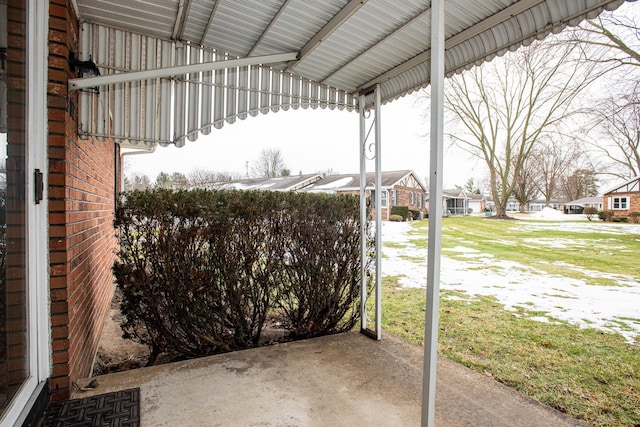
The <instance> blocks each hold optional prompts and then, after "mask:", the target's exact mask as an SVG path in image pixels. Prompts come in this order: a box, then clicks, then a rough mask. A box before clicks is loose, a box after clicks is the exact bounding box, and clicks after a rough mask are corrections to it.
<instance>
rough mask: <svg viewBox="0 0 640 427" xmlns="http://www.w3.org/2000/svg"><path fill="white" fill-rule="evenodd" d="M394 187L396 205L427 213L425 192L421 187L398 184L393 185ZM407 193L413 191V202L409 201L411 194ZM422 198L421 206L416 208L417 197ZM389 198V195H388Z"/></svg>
mask: <svg viewBox="0 0 640 427" xmlns="http://www.w3.org/2000/svg"><path fill="white" fill-rule="evenodd" d="M394 189H395V190H396V192H397V197H398V200H397V205H398V206H408V207H409V209H410V210H416V211H420V212H422V213H423V214H426V213H427V206H426V203H425V200H424V197H425V193H424V191H422V190H421V189H417V188H413V187H401V186H399V185H397V186H395V187H394ZM409 193H413V203H411V196H410V195H409ZM419 197H421V198H422V207H421V208H418V198H419ZM389 200H391V197H389Z"/></svg>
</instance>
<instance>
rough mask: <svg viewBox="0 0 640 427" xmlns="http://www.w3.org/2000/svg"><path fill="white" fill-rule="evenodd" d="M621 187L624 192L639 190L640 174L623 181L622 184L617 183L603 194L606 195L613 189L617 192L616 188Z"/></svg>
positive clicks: (619, 188)
mask: <svg viewBox="0 0 640 427" xmlns="http://www.w3.org/2000/svg"><path fill="white" fill-rule="evenodd" d="M625 187H626V188H625ZM622 189H624V191H623V192H626V193H630V192H632V191H640V176H637V177H635V178H631V179H630V180H628V181H625V182H623V183H622V184H619V185H618V186H616V187H613V188H612V189H610V190H607V191H605V192H604V195H605V196H606V195H607V194H609V193H613V192H614V191H616V192H617V191H618V190H622Z"/></svg>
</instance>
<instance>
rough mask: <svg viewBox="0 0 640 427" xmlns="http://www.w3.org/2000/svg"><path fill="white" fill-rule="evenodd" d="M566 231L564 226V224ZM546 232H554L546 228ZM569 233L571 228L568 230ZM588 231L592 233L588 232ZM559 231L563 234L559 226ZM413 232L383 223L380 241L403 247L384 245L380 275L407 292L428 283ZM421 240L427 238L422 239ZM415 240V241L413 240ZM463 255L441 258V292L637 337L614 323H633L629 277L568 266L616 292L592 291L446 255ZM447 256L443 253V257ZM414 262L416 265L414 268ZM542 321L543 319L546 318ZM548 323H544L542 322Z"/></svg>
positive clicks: (633, 329) (472, 256)
mask: <svg viewBox="0 0 640 427" xmlns="http://www.w3.org/2000/svg"><path fill="white" fill-rule="evenodd" d="M567 225H568V224H567ZM603 225H604V226H609V225H614V224H608V223H607V224H604V223H598V222H593V223H589V224H580V227H582V228H578V229H579V230H580V232H582V231H583V230H584V232H593V231H594V227H597V230H598V231H601V230H602V229H601V228H600V227H601V226H603ZM549 226H550V227H553V226H551V225H549ZM629 226H630V224H624V225H622V228H620V229H619V228H617V227H615V228H614V229H615V230H617V231H619V232H620V233H622V232H626V233H630V232H631V233H633V232H637V233H638V234H640V226H638V227H637V228H633V227H629ZM571 227H573V224H571ZM587 227H588V228H590V229H591V231H587ZM563 229H565V227H564V225H563ZM410 230H412V229H411V226H410V224H409V223H384V224H383V228H382V241H383V242H384V243H398V244H403V247H401V248H398V247H393V248H392V247H387V246H384V243H383V249H382V251H383V254H384V255H385V257H384V258H383V259H382V272H383V273H382V274H383V275H384V276H398V277H399V284H400V285H402V286H406V287H425V286H426V277H427V249H426V248H423V247H418V246H416V245H414V244H412V243H410V239H411V237H412V236H410V235H409V231H410ZM425 237H426V236H425ZM413 238H414V239H415V235H414V236H413ZM449 250H450V251H455V252H458V253H463V254H464V255H468V256H465V258H466V259H465V260H464V261H460V260H456V259H452V258H448V257H446V256H444V255H443V256H442V258H441V269H440V286H441V288H442V289H447V290H457V291H464V292H466V293H467V294H469V295H487V296H493V297H495V298H496V299H497V300H498V301H499V302H500V303H501V304H504V306H505V307H506V308H507V309H510V310H516V307H522V306H523V305H526V306H527V307H528V308H529V309H531V310H535V311H542V312H545V313H547V315H548V316H549V317H552V318H556V319H560V320H564V321H567V322H570V323H573V324H577V325H580V326H581V327H591V328H598V329H601V330H604V331H607V332H615V333H619V334H621V335H623V336H624V337H625V338H626V339H627V340H628V341H629V342H632V341H633V340H634V339H635V337H636V336H638V335H640V322H630V321H628V322H626V327H625V326H623V325H620V324H619V323H616V319H619V318H627V319H637V318H638V317H640V315H639V314H638V313H639V312H638V307H640V284H639V283H638V282H637V281H636V280H635V279H634V278H633V277H629V276H622V275H612V274H606V275H605V274H603V273H599V272H596V271H591V270H588V269H586V268H580V267H577V266H569V265H567V268H571V269H573V270H576V271H580V272H582V273H584V274H585V275H586V276H588V277H606V278H609V279H612V280H614V281H616V282H617V284H618V285H619V286H594V285H590V284H588V283H587V282H586V281H584V280H578V279H573V278H567V277H563V276H558V275H551V274H547V273H541V272H540V271H539V270H535V269H533V268H531V267H528V266H526V265H523V264H519V263H515V262H511V261H505V260H499V259H495V258H494V257H492V256H491V255H487V254H482V253H480V252H478V253H474V252H473V251H474V250H473V249H467V248H463V247H455V248H453V249H449ZM443 252H445V253H446V251H443ZM416 259H421V261H419V262H417V261H415V260H416ZM545 319H546V318H545ZM547 320H548V319H547Z"/></svg>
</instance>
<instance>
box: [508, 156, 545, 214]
mask: <svg viewBox="0 0 640 427" xmlns="http://www.w3.org/2000/svg"><path fill="white" fill-rule="evenodd" d="M528 163H529V161H526V162H525V164H524V167H523V168H522V169H520V171H519V172H518V174H517V175H516V183H515V186H514V187H513V197H514V198H515V199H516V200H517V201H518V204H519V205H520V213H524V210H525V207H526V206H527V205H528V204H529V203H531V202H532V201H534V200H535V199H536V197H538V194H539V193H538V188H537V187H536V184H535V179H534V177H535V175H534V172H533V169H532V168H531V167H530V166H529V165H528Z"/></svg>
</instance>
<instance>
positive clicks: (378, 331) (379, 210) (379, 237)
mask: <svg viewBox="0 0 640 427" xmlns="http://www.w3.org/2000/svg"><path fill="white" fill-rule="evenodd" d="M381 103H382V102H381V97H380V86H379V85H376V90H375V112H376V113H375V117H376V119H375V120H376V121H375V144H376V154H375V164H376V184H375V187H376V339H377V340H380V339H381V338H382V206H381V204H382V193H381V191H382V149H381V145H382V144H381V141H380V137H381V129H382V128H381V127H380V125H381V120H380V104H381Z"/></svg>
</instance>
